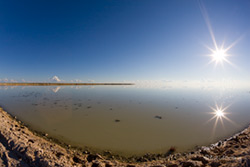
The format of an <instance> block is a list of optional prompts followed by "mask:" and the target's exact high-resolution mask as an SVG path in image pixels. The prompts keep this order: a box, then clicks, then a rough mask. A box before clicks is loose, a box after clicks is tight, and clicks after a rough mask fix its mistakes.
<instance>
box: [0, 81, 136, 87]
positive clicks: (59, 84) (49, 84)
mask: <svg viewBox="0 0 250 167" xmlns="http://www.w3.org/2000/svg"><path fill="white" fill-rule="evenodd" d="M74 85H134V83H49V82H48V83H46V82H34V83H29V82H23V83H22V82H21V83H0V86H74Z"/></svg>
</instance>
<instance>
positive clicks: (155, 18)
mask: <svg viewBox="0 0 250 167" xmlns="http://www.w3.org/2000/svg"><path fill="white" fill-rule="evenodd" d="M200 2H202V4H203V5H204V6H205V8H206V10H207V14H208V16H209V19H210V24H211V26H212V29H213V33H214V35H215V38H216V41H217V43H218V45H219V46H220V45H221V44H222V42H223V41H225V46H229V45H230V44H231V43H233V42H234V41H236V40H237V39H239V38H240V37H242V39H241V40H240V41H239V42H238V43H237V44H236V45H235V46H234V47H232V48H231V49H230V50H229V51H228V54H230V55H231V56H230V57H229V58H228V60H230V61H231V62H232V63H233V64H235V66H237V67H233V66H231V65H229V64H227V63H225V64H224V68H223V67H222V65H220V64H218V65H217V67H216V68H214V64H209V65H207V64H208V62H209V61H210V60H211V58H210V57H208V56H206V55H208V54H211V51H210V50H208V49H207V48H206V47H205V46H204V45H207V46H209V47H211V48H214V46H213V42H212V39H211V36H210V33H209V30H208V27H207V24H206V22H205V19H204V17H203V15H202V12H201V8H200ZM249 18H250V1H248V0H240V1H236V0H220V1H216V0H209V1H208V0H204V1H198V0H189V1H187V0H175V1H166V0H157V1H156V0H150V1H149V0H143V1H142V0H141V1H140V0H138V1H135V0H126V1H123V0H121V1H120V0H119V1H118V0H107V1H105V0H100V1H95V0H89V1H77V0H76V1H62V0H60V1H59V0H58V1H56V0H53V1H49V0H45V1H44V0H43V1H32V0H30V1H27V0H24V1H18V0H16V1H0V78H13V79H15V80H21V79H25V80H30V81H31V80H32V81H45V80H47V79H48V78H50V77H52V76H54V75H57V76H59V78H61V79H63V80H65V81H70V80H72V79H80V80H83V81H87V80H89V79H92V80H95V81H98V82H102V81H104V82H108V81H111V82H113V81H124V80H128V81H134V80H162V79H170V80H200V79H204V78H210V79H221V78H232V79H236V80H250V75H249V72H250V65H249V62H250V55H249V53H250V47H249V46H250V19H249Z"/></svg>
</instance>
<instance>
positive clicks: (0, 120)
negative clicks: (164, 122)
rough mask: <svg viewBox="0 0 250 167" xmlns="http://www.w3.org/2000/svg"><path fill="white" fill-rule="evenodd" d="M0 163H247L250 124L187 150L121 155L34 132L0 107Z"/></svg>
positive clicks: (106, 166) (158, 166)
mask: <svg viewBox="0 0 250 167" xmlns="http://www.w3.org/2000/svg"><path fill="white" fill-rule="evenodd" d="M0 166H22V167H26V166H27V167H28V166H89V167H98V166H99V167H111V166H127V167H135V166H154V167H164V166H170V167H177V166H182V167H188V166H191V167H196V166H197V167H199V166H212V167H217V166H232V167H236V166H246V167H248V166H250V126H249V127H248V128H246V129H245V130H243V131H242V132H240V133H238V134H236V135H235V136H233V137H231V138H229V139H226V140H224V141H219V142H217V143H215V144H212V145H210V146H204V147H200V148H199V149H196V151H193V152H190V153H182V154H178V153H174V149H170V150H169V151H168V152H167V153H166V154H159V155H149V154H148V155H144V156H142V157H131V158H130V159H120V160H118V159H117V158H116V157H114V156H112V155H111V153H107V154H106V155H99V154H93V153H89V152H82V151H80V150H76V149H73V148H66V147H62V146H60V145H58V144H56V143H55V142H53V141H50V140H49V138H48V137H47V135H46V134H45V135H44V136H40V135H37V134H36V133H34V132H32V131H30V130H29V129H28V128H27V127H25V126H23V125H22V123H21V122H20V121H17V120H16V119H14V118H13V117H11V116H10V115H9V114H8V113H6V112H5V111H3V110H2V109H1V108H0Z"/></svg>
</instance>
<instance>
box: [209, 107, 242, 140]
mask: <svg viewBox="0 0 250 167" xmlns="http://www.w3.org/2000/svg"><path fill="white" fill-rule="evenodd" d="M229 106H230V105H229ZM229 106H227V107H224V108H223V106H222V105H221V106H220V107H219V106H218V105H217V104H216V105H215V108H213V107H210V108H211V109H212V111H213V112H210V114H212V115H214V116H213V117H212V118H210V119H209V120H208V121H207V122H206V123H208V122H210V121H212V120H214V119H215V122H214V126H213V129H212V137H213V136H214V133H215V130H216V127H217V125H218V121H219V120H220V122H221V124H222V126H223V128H224V129H225V127H224V123H223V120H227V121H229V122H230V123H232V124H233V125H235V126H238V125H237V124H236V123H234V122H233V121H232V120H231V119H229V118H228V117H227V116H226V115H228V114H229V113H228V112H226V110H227V109H228V108H229Z"/></svg>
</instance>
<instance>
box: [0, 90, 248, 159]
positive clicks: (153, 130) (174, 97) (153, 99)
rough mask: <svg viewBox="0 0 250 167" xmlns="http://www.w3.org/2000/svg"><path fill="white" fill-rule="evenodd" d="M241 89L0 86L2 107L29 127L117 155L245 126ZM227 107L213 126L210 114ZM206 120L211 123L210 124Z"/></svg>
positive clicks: (215, 136)
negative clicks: (214, 109) (218, 108)
mask: <svg viewBox="0 0 250 167" xmlns="http://www.w3.org/2000/svg"><path fill="white" fill-rule="evenodd" d="M249 102H250V93H249V90H247V89H243V88H237V89H232V88H231V89H230V88H228V89H221V88H209V89H207V88H206V89H203V88H185V87H183V88H170V87H155V88H154V87H150V88H145V87H137V86H136V85H135V86H94V87H93V86H78V87H70V86H61V87H56V86H48V87H40V86H33V87H21V86H18V87H0V106H2V107H4V109H5V110H7V111H8V112H9V113H11V114H12V115H14V116H17V118H18V119H20V120H21V121H23V122H24V123H25V124H27V125H29V126H31V127H32V128H33V129H35V130H38V131H41V132H45V133H48V134H49V136H51V137H54V138H57V139H59V140H61V141H63V142H66V143H68V144H70V145H73V146H78V147H81V148H85V146H87V147H89V148H91V149H93V150H97V151H102V150H111V151H112V152H115V153H119V154H121V155H125V156H130V155H134V154H136V155H141V154H144V153H147V152H151V153H164V152H166V151H167V150H168V149H169V148H170V147H171V146H174V147H176V149H177V151H188V150H191V149H193V148H194V147H195V146H197V145H198V146H199V145H208V144H210V143H213V142H216V141H217V140H219V139H224V138H225V137H229V136H231V135H232V134H234V133H236V132H238V131H240V130H242V129H243V128H244V127H246V126H247V125H248V124H249V118H250V112H249V108H250V103H249ZM216 103H217V104H218V106H220V105H223V106H224V107H226V106H229V105H230V106H229V107H228V108H227V109H226V110H225V112H227V113H228V114H226V115H225V116H226V117H227V118H228V119H225V118H222V121H223V122H221V121H220V120H218V122H217V124H216V117H215V118H214V119H212V120H210V119H211V118H212V117H213V116H214V115H213V114H211V112H213V110H212V109H211V107H213V108H216V107H215V105H216ZM209 120H210V121H209Z"/></svg>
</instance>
